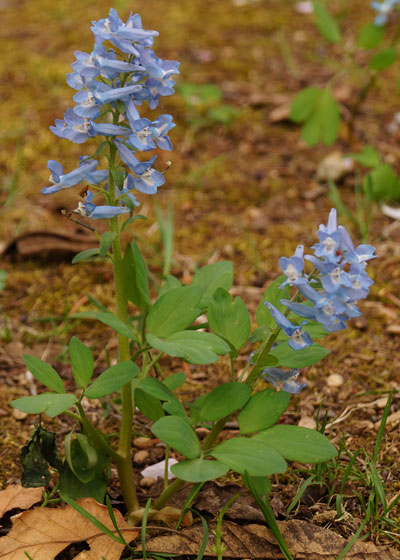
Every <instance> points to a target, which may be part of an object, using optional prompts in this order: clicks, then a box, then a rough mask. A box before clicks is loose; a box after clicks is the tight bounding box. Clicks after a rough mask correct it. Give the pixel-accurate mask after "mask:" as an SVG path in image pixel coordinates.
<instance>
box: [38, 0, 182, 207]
mask: <svg viewBox="0 0 400 560" xmlns="http://www.w3.org/2000/svg"><path fill="white" fill-rule="evenodd" d="M91 30H92V32H93V34H94V37H95V45H94V49H93V51H92V52H91V53H90V54H89V53H85V52H81V51H77V52H76V53H75V56H76V61H75V62H74V63H73V64H72V70H73V72H71V73H70V74H67V83H68V85H69V86H70V87H72V88H73V89H75V90H78V92H77V93H76V94H75V95H74V97H73V100H74V101H75V103H76V105H75V107H73V108H72V109H67V111H66V113H65V115H64V119H57V120H56V121H55V126H51V127H50V130H51V131H52V132H53V133H54V134H56V135H57V136H59V137H61V138H66V139H68V140H70V141H71V142H74V143H76V144H81V143H83V142H85V141H86V140H87V139H88V138H91V137H97V136H102V137H105V139H106V143H107V144H108V145H109V146H110V147H113V149H114V151H116V153H117V154H118V155H119V158H120V161H121V162H122V164H124V166H125V169H124V171H123V176H122V177H121V176H120V180H119V182H118V184H117V193H116V194H117V195H118V198H117V201H118V203H119V205H118V206H116V205H113V206H99V207H96V205H95V204H94V203H93V201H92V200H93V193H92V192H91V191H87V193H86V200H85V202H83V203H80V204H79V206H78V208H77V210H76V212H78V213H80V214H83V215H85V216H88V217H91V218H103V217H107V218H110V217H113V216H116V215H118V214H121V213H125V212H129V208H128V206H131V205H133V206H137V205H138V202H137V200H136V198H135V196H134V194H133V192H132V191H133V190H134V189H136V190H137V191H140V192H142V193H146V194H154V193H156V192H157V189H158V187H160V186H161V185H162V184H163V183H164V176H163V174H162V173H160V172H159V171H157V170H155V169H153V164H154V161H155V159H156V156H153V157H151V158H150V159H148V161H139V160H138V159H137V158H136V156H135V153H136V152H146V151H149V150H153V149H155V148H156V147H159V148H161V149H163V150H172V144H171V141H170V139H169V138H168V132H169V131H170V130H171V128H173V127H174V126H175V125H174V123H173V122H172V117H171V115H160V116H158V117H157V118H156V119H155V120H154V121H151V120H150V119H148V118H141V117H140V115H139V112H138V110H137V106H139V105H141V104H142V103H143V102H144V101H147V102H148V104H149V107H150V109H154V108H155V107H157V105H158V101H159V99H160V97H161V96H164V95H171V94H172V93H174V89H173V88H174V85H175V82H174V81H173V79H172V76H173V75H174V74H179V71H178V67H179V63H178V62H176V61H172V60H162V59H160V58H158V57H157V56H156V55H155V54H154V52H153V50H152V49H151V47H152V45H153V38H154V37H155V36H156V35H158V32H157V31H147V30H144V29H143V28H142V22H141V19H140V16H139V15H138V14H135V15H132V14H131V15H130V16H129V17H128V20H127V22H126V23H124V22H122V21H121V19H120V18H119V16H118V14H117V12H116V11H115V10H114V9H111V10H110V13H109V17H108V18H106V19H101V20H99V21H94V22H93V25H92V27H91ZM105 42H106V43H108V48H107V45H106V46H105V45H104V44H103V43H105ZM110 45H111V47H110ZM96 153H97V152H96ZM97 165H98V162H97V161H96V160H95V159H94V158H93V157H88V156H84V157H82V158H81V162H80V164H79V167H78V168H77V169H75V170H73V171H71V172H70V173H66V174H64V170H63V167H62V166H61V165H60V164H59V163H58V162H56V161H54V160H51V161H49V163H48V167H49V169H50V171H51V176H50V182H51V186H49V187H45V188H43V189H42V193H43V194H51V193H54V192H57V191H58V190H60V189H62V188H68V187H71V186H73V185H77V184H78V183H80V182H82V181H85V182H87V183H89V184H90V185H94V186H95V187H96V188H97V190H98V191H101V192H103V194H104V193H105V194H106V195H107V188H108V187H107V185H106V186H105V188H101V187H100V184H101V183H102V182H103V181H106V180H107V177H108V171H101V170H100V171H96V168H97ZM127 198H128V199H130V200H127ZM113 204H115V201H113ZM96 208H98V210H96Z"/></svg>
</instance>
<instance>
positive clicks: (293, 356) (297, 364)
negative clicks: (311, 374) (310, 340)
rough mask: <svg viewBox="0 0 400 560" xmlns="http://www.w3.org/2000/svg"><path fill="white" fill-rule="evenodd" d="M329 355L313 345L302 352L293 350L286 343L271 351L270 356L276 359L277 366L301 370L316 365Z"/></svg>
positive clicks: (323, 349)
mask: <svg viewBox="0 0 400 560" xmlns="http://www.w3.org/2000/svg"><path fill="white" fill-rule="evenodd" d="M328 354H329V350H327V348H324V347H323V346H321V345H320V344H316V343H314V344H313V345H312V346H307V347H306V348H304V349H303V350H293V348H291V347H290V346H289V344H288V343H287V342H282V343H281V344H279V345H278V346H276V347H275V348H274V349H273V350H271V355H272V356H274V357H275V358H277V360H278V362H277V364H276V365H277V366H283V367H289V368H302V367H307V366H312V365H313V364H316V363H317V362H319V361H320V360H322V359H323V358H325V356H327V355H328Z"/></svg>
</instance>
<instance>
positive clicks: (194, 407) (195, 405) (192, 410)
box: [189, 394, 207, 424]
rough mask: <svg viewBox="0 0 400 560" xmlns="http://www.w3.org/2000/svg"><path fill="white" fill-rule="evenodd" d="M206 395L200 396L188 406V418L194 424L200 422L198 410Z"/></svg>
mask: <svg viewBox="0 0 400 560" xmlns="http://www.w3.org/2000/svg"><path fill="white" fill-rule="evenodd" d="M206 397H207V394H204V395H201V396H200V397H198V398H197V399H196V400H195V401H194V402H192V403H190V404H189V416H190V418H191V419H192V420H193V422H194V423H195V424H197V423H198V422H199V421H200V410H201V407H202V406H203V402H204V400H205V399H206Z"/></svg>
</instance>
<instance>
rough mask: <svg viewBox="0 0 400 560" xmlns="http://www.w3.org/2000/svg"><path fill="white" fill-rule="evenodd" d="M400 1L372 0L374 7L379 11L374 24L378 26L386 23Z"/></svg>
mask: <svg viewBox="0 0 400 560" xmlns="http://www.w3.org/2000/svg"><path fill="white" fill-rule="evenodd" d="M399 3H400V2H399V0H383V2H371V6H372V8H373V9H374V10H376V11H377V12H378V13H377V15H376V16H375V19H374V24H375V25H377V26H378V27H382V26H383V25H386V23H387V21H388V19H389V15H390V12H391V11H392V10H393V8H394V7H395V6H396V4H399Z"/></svg>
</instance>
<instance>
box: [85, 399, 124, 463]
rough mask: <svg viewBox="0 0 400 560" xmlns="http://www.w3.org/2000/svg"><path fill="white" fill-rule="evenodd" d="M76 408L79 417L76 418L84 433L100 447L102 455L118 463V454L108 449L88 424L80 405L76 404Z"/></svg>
mask: <svg viewBox="0 0 400 560" xmlns="http://www.w3.org/2000/svg"><path fill="white" fill-rule="evenodd" d="M76 407H77V409H78V410H79V414H80V416H79V417H78V418H79V421H80V423H81V424H82V426H83V428H84V429H85V431H86V432H87V434H88V435H89V436H90V438H91V439H92V440H93V441H94V442H95V443H96V445H97V446H98V447H100V448H101V449H102V450H103V451H104V453H106V454H107V455H108V456H109V457H112V458H113V459H114V461H119V460H120V459H121V457H120V456H119V454H118V452H117V451H115V449H113V448H112V447H110V446H109V445H108V444H107V443H106V442H105V441H104V439H103V438H102V437H101V436H100V435H99V433H98V432H97V430H96V429H95V428H94V427H93V426H92V424H91V423H90V422H89V420H88V418H87V416H86V414H85V411H84V410H83V408H82V405H81V403H79V402H78V403H76Z"/></svg>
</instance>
